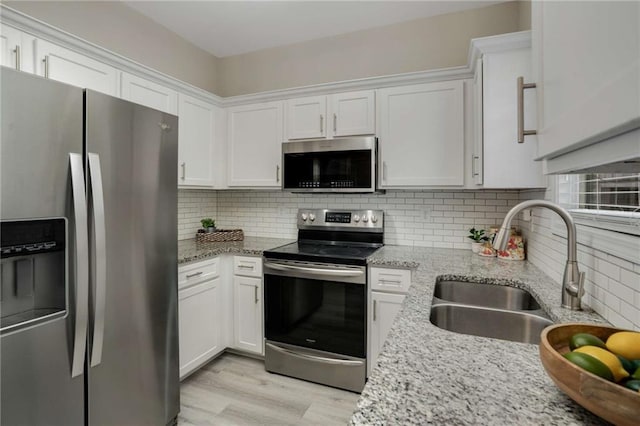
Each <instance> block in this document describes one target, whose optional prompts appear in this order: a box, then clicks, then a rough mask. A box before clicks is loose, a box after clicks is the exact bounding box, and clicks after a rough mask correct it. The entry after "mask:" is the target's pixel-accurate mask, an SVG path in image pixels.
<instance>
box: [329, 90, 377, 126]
mask: <svg viewBox="0 0 640 426" xmlns="http://www.w3.org/2000/svg"><path fill="white" fill-rule="evenodd" d="M375 108H376V104H375V92H374V91H373V90H365V91H361V92H349V93H338V94H336V95H332V96H331V112H332V114H331V116H330V117H329V121H330V124H331V126H332V127H331V131H330V132H329V133H331V134H333V136H336V137H340V136H355V135H373V134H374V133H375V132H376V126H375V117H376V114H375Z"/></svg>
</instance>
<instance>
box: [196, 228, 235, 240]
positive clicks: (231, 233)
mask: <svg viewBox="0 0 640 426" xmlns="http://www.w3.org/2000/svg"><path fill="white" fill-rule="evenodd" d="M242 240H244V232H242V229H218V230H217V231H214V232H202V233H197V234H196V241H197V242H199V243H204V242H207V243H213V242H216V243H217V242H222V241H242Z"/></svg>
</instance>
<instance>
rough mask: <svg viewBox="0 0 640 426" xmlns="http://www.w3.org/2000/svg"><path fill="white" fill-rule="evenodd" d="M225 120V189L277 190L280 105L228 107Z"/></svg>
mask: <svg viewBox="0 0 640 426" xmlns="http://www.w3.org/2000/svg"><path fill="white" fill-rule="evenodd" d="M227 117H228V121H227V122H228V126H227V134H228V138H227V142H228V143H227V151H228V162H227V184H228V186H230V187H231V186H233V187H247V188H250V187H280V180H281V175H280V173H281V170H280V168H281V164H280V163H281V161H282V148H281V147H282V137H283V131H282V128H283V122H282V102H279V101H278V102H266V103H261V104H252V105H242V106H237V107H231V108H229V109H228V110H227Z"/></svg>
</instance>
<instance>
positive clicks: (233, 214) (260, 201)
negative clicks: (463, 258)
mask: <svg viewBox="0 0 640 426" xmlns="http://www.w3.org/2000/svg"><path fill="white" fill-rule="evenodd" d="M518 196H519V194H518V191H463V190H457V191H450V190H447V191H445V190H441V191H436V190H434V191H387V192H386V193H385V194H355V195H354V194H313V195H312V194H291V193H288V192H281V191H220V192H218V198H217V205H218V213H217V221H218V222H219V223H220V226H221V227H224V228H242V229H243V230H244V232H245V235H249V236H259V237H281V238H296V235H297V228H296V213H297V212H298V209H299V208H335V209H341V208H342V209H348V208H353V209H380V210H384V214H385V216H384V218H385V243H386V244H399V245H415V246H425V247H447V248H469V242H470V240H469V239H468V238H466V236H467V235H468V230H469V228H471V227H474V226H475V227H482V228H488V227H489V226H491V225H494V224H497V223H500V222H501V221H502V218H503V217H504V215H505V213H506V212H507V211H508V210H509V209H510V208H511V207H512V206H514V205H515V204H517V203H518Z"/></svg>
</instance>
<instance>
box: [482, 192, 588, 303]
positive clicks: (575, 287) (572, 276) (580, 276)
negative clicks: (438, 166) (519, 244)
mask: <svg viewBox="0 0 640 426" xmlns="http://www.w3.org/2000/svg"><path fill="white" fill-rule="evenodd" d="M533 207H545V208H548V209H550V210H552V211H554V212H556V213H557V214H558V215H559V216H560V217H561V218H562V220H563V221H564V224H565V225H566V227H567V264H566V266H565V268H564V275H563V280H562V302H561V303H562V307H563V308H568V309H572V310H581V309H582V306H581V299H582V295H583V294H584V272H580V270H579V269H578V248H577V240H576V224H575V222H574V221H573V218H572V217H571V215H570V214H569V212H568V211H566V210H565V209H563V208H562V207H560V206H559V205H557V204H555V203H552V202H550V201H546V200H528V201H523V202H522V203H520V204H518V205H516V206H515V207H513V208H512V209H511V210H509V212H508V213H507V215H506V216H505V218H504V221H503V222H502V226H501V227H500V230H499V231H498V234H497V235H496V237H495V238H494V240H493V247H494V248H495V249H496V250H505V249H506V248H507V243H508V242H509V234H510V230H511V222H512V221H513V218H514V217H516V216H517V215H518V213H520V212H521V211H522V210H524V209H529V208H533Z"/></svg>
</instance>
